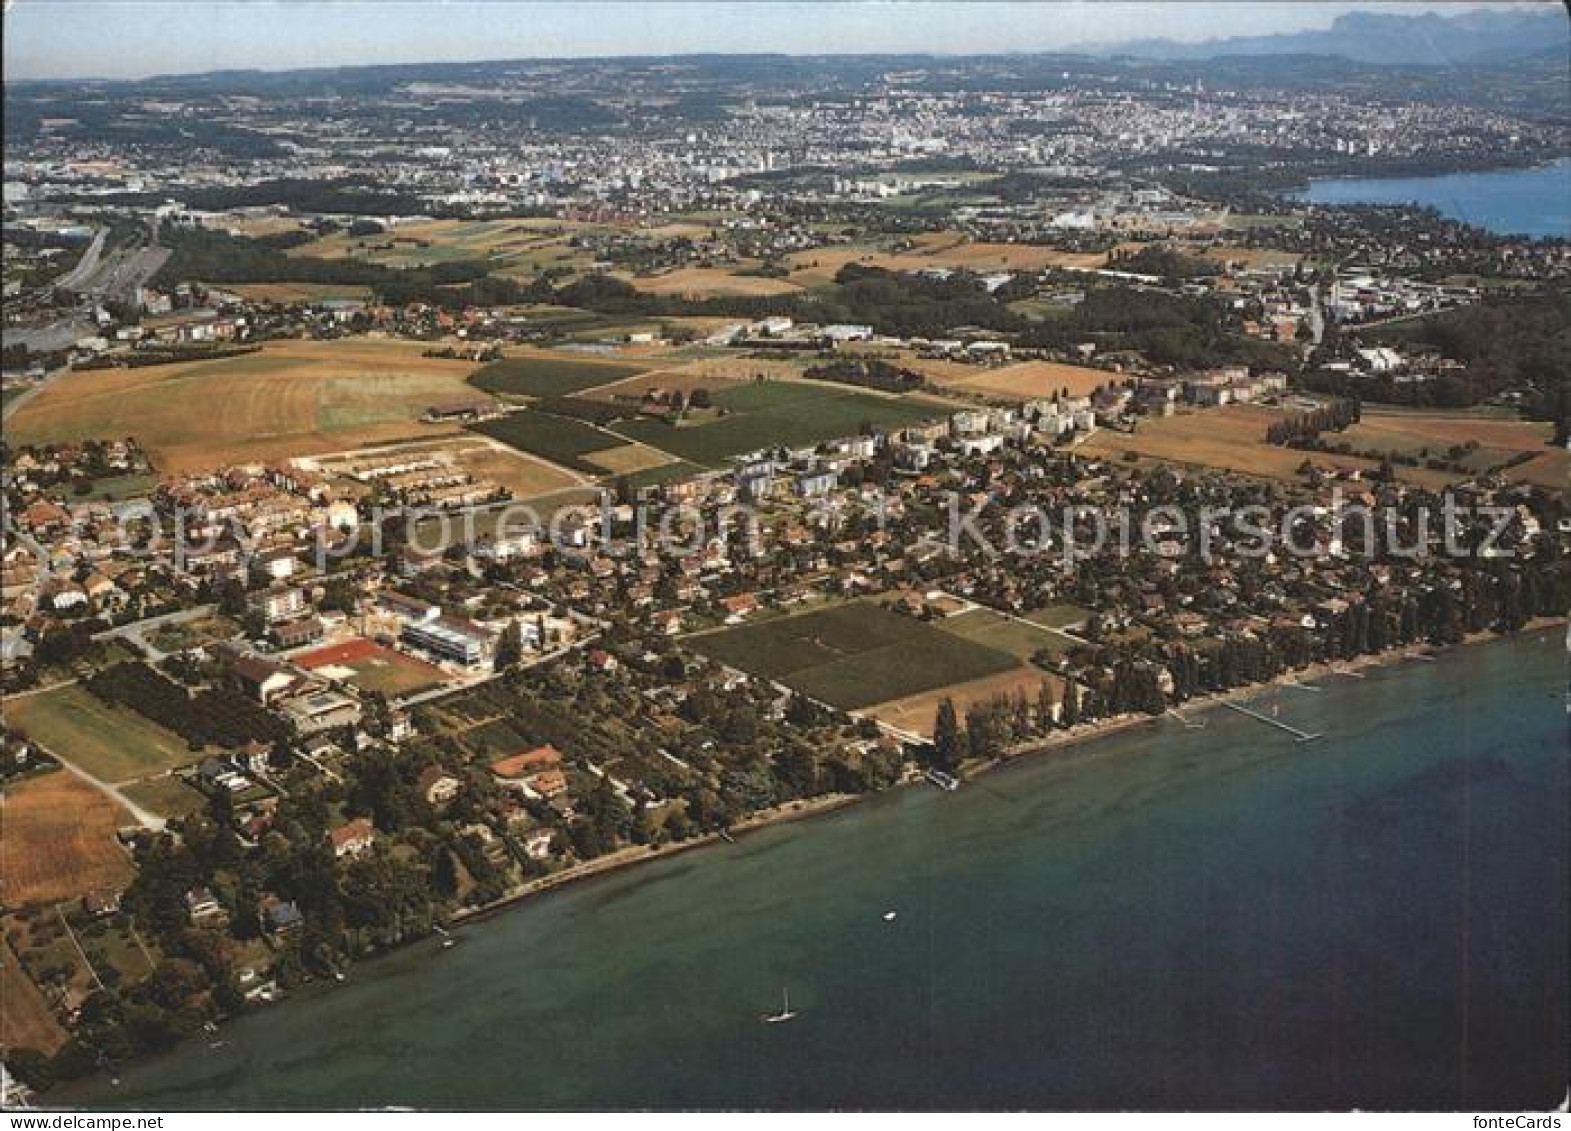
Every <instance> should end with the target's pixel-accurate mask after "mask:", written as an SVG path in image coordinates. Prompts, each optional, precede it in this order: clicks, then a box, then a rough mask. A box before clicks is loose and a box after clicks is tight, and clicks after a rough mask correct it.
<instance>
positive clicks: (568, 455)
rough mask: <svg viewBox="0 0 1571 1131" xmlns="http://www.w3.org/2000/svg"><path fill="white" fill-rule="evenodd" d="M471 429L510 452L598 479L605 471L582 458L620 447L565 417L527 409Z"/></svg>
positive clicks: (586, 425)
mask: <svg viewBox="0 0 1571 1131" xmlns="http://www.w3.org/2000/svg"><path fill="white" fill-rule="evenodd" d="M472 427H473V428H474V430H475V431H476V432H481V433H483V434H485V435H487V436H490V437H491V438H492V439H493V440H500V441H502V443H504V444H506V445H507V446H508V447H510V448H517V449H518V450H519V451H521V452H528V453H529V454H530V455H536V456H539V457H540V458H542V459H548V460H550V461H551V462H552V463H556V464H561V465H562V466H563V467H570V468H572V469H573V470H574V471H579V472H582V473H583V474H585V475H592V476H597V477H598V476H600V475H604V474H605V471H604V469H603V468H599V467H596V466H595V465H594V464H592V463H590V462H588V461H587V460H585V459H584V458H583V457H584V456H586V455H589V454H591V453H593V452H603V451H607V450H609V449H611V448H615V447H620V446H621V444H620V442H619V441H618V440H617V438H616V437H615V436H610V435H607V434H606V433H604V432H602V431H601V430H600V429H598V428H594V427H591V426H590V425H588V424H585V423H583V422H582V421H578V420H570V419H568V418H567V417H565V416H547V415H546V414H545V413H540V412H532V411H530V410H528V409H526V410H524V411H523V412H510V413H508V414H507V415H506V416H499V417H497V418H496V419H495V420H482V421H481V422H480V423H478V424H475V425H473V426H472Z"/></svg>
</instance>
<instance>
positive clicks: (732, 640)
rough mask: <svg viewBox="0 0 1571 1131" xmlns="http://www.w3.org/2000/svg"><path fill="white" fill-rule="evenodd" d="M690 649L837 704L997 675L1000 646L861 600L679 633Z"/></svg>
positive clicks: (1004, 667) (1002, 661)
mask: <svg viewBox="0 0 1571 1131" xmlns="http://www.w3.org/2000/svg"><path fill="white" fill-rule="evenodd" d="M686 644H687V645H688V646H689V647H691V648H693V649H694V650H695V651H698V652H701V653H703V654H705V655H707V656H710V657H712V658H713V659H716V660H719V661H720V662H722V663H724V664H728V665H730V666H731V667H734V668H738V669H740V670H742V671H745V672H749V673H751V674H753V675H757V676H761V677H763V678H766V679H772V680H777V681H779V682H781V683H784V684H785V685H787V686H788V687H792V688H795V689H796V690H798V691H801V692H803V693H804V694H806V695H810V696H812V697H813V698H815V699H820V700H822V701H824V702H826V703H830V704H833V705H834V706H836V707H840V708H842V709H844V710H858V709H860V708H863V707H870V706H872V705H874V704H877V703H885V702H888V701H889V700H892V699H901V698H905V697H908V696H912V695H918V694H921V693H922V692H926V691H932V690H936V689H938V688H943V687H948V686H950V685H952V684H956V683H966V682H970V681H972V680H975V679H981V678H983V677H985V676H992V675H998V674H1000V673H1002V672H1007V671H1009V670H1010V669H1012V668H1015V667H1018V666H1019V661H1018V660H1017V659H1016V658H1015V657H1013V656H1011V655H1009V654H1008V653H1007V652H1001V651H999V650H998V649H996V648H990V647H987V646H986V645H983V644H977V643H974V642H972V641H969V640H965V639H963V638H961V637H958V636H955V635H952V634H950V633H947V632H944V631H943V630H942V629H940V628H936V627H934V626H933V625H931V624H928V623H926V622H924V621H919V620H917V619H916V618H914V617H908V616H904V615H902V614H900V613H895V612H891V611H889V610H887V609H884V608H881V607H880V606H878V605H876V604H873V603H872V602H867V601H862V602H855V603H852V604H848V605H836V606H832V607H830V608H826V609H817V610H815V611H813V612H808V613H799V614H797V615H795V616H789V617H782V618H780V619H778V620H772V621H763V622H761V623H759V624H754V625H739V626H737V627H734V628H726V629H720V630H718V631H715V632H706V633H700V634H698V635H695V636H690V637H688V638H687V639H686Z"/></svg>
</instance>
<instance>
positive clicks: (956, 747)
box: [933, 696, 965, 770]
mask: <svg viewBox="0 0 1571 1131" xmlns="http://www.w3.org/2000/svg"><path fill="white" fill-rule="evenodd" d="M964 749H965V736H964V735H963V734H961V732H960V717H959V716H958V715H957V714H956V713H955V701H954V700H953V699H950V698H948V697H947V696H946V697H945V698H944V700H943V702H941V703H939V704H938V715H937V717H936V718H935V719H934V720H933V762H934V763H935V764H936V765H937V766H938V767H939V768H940V769H945V770H952V769H954V768H955V767H956V766H958V765H959V764H960V759H961V756H962V753H963V751H964Z"/></svg>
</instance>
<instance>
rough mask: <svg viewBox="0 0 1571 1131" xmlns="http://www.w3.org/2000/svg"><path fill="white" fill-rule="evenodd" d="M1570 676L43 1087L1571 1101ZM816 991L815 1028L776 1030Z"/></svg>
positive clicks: (658, 1097)
mask: <svg viewBox="0 0 1571 1131" xmlns="http://www.w3.org/2000/svg"><path fill="white" fill-rule="evenodd" d="M1565 676H1566V666H1565V658H1564V652H1563V650H1562V646H1561V636H1560V634H1558V633H1540V634H1537V635H1535V636H1531V637H1523V638H1517V639H1513V640H1509V641H1498V642H1492V643H1488V644H1482V645H1477V646H1472V647H1468V648H1464V649H1458V650H1456V651H1453V652H1449V653H1447V654H1444V655H1442V656H1441V657H1440V658H1439V659H1438V660H1437V661H1436V662H1432V663H1426V662H1420V661H1413V660H1410V661H1405V662H1401V663H1398V664H1394V665H1390V666H1386V667H1382V668H1376V669H1370V670H1369V671H1368V672H1367V675H1366V677H1365V678H1362V679H1357V678H1352V677H1347V676H1334V677H1328V678H1327V679H1325V680H1323V681H1321V687H1320V689H1319V690H1315V691H1311V690H1305V689H1299V688H1289V687H1283V688H1277V689H1273V690H1270V691H1267V692H1264V693H1262V694H1261V695H1260V696H1258V697H1257V698H1256V699H1254V700H1253V701H1252V704H1251V705H1252V706H1253V707H1254V708H1255V709H1257V710H1260V711H1263V712H1267V713H1269V712H1271V711H1272V710H1273V709H1279V711H1280V718H1281V719H1282V720H1283V721H1284V722H1291V723H1292V724H1293V725H1295V726H1298V727H1301V728H1303V729H1306V730H1309V731H1321V732H1325V737H1324V738H1322V739H1321V740H1319V741H1317V742H1313V743H1308V744H1302V745H1300V744H1296V743H1294V742H1293V741H1292V739H1291V738H1289V737H1288V736H1287V735H1285V734H1283V733H1281V732H1280V731H1277V730H1275V729H1273V728H1271V727H1269V726H1267V725H1265V724H1263V723H1261V722H1259V721H1258V720H1255V719H1251V718H1248V717H1245V716H1243V715H1241V714H1238V713H1235V712H1233V711H1230V710H1227V709H1215V710H1210V711H1207V712H1205V713H1203V714H1202V715H1200V716H1199V717H1201V718H1203V719H1204V720H1205V723H1206V725H1205V726H1204V727H1203V728H1202V729H1185V728H1184V727H1183V726H1182V725H1180V724H1179V723H1178V722H1176V721H1174V720H1171V719H1162V720H1158V721H1155V722H1153V723H1151V724H1150V725H1148V726H1143V727H1140V728H1137V729H1134V730H1130V731H1126V732H1123V733H1120V734H1116V735H1110V736H1107V737H1105V738H1101V739H1098V740H1096V741H1094V742H1090V743H1085V744H1082V745H1080V746H1078V747H1075V748H1073V749H1072V751H1068V752H1065V753H1063V754H1062V755H1059V756H1054V757H1039V758H1027V759H1022V760H1020V761H1018V762H1015V763H1013V764H1011V765H1010V766H1008V767H1006V768H1004V769H1002V770H999V771H998V772H995V773H992V774H989V775H986V776H984V777H983V778H981V779H978V780H976V781H974V782H972V783H969V784H967V785H966V786H965V787H964V788H962V789H961V790H959V791H958V792H956V793H952V794H950V793H942V792H940V791H938V790H934V789H930V788H927V787H920V788H914V787H913V788H905V789H900V790H895V791H892V792H890V793H887V794H885V795H883V796H881V797H878V798H875V799H872V800H870V801H869V802H867V803H865V804H863V805H859V806H856V807H853V808H851V809H847V810H843V811H840V812H837V813H833V814H829V815H825V816H822V817H819V818H815V819H813V820H810V821H804V822H801V823H797V824H792V825H784V826H778V827H774V828H770V829H765V830H761V831H759V832H757V833H755V834H752V835H748V836H746V837H744V838H743V839H742V840H740V841H739V842H738V843H737V844H735V845H717V846H715V847H712V848H705V849H702V850H698V851H694V852H690V853H687V854H684V855H682V856H678V857H672V858H668V859H664V860H659V861H653V862H651V863H649V864H647V865H642V866H639V867H636V868H632V869H628V870H625V871H623V872H619V873H615V874H611V875H608V876H604V877H601V878H598V879H595V880H591V881H587V882H585V883H582V884H579V885H574V886H572V887H569V888H567V889H564V890H562V891H559V892H556V893H553V894H551V895H548V896H545V897H542V898H539V899H536V900H532V901H529V902H527V903H524V904H522V905H520V906H518V907H517V908H514V909H512V910H509V911H507V912H505V913H503V914H500V915H498V916H496V917H495V918H492V919H490V920H488V921H486V922H483V923H479V924H475V925H472V926H471V927H468V928H466V929H464V930H463V931H462V932H461V936H462V938H463V943H462V945H460V946H458V947H456V948H454V949H452V950H447V951H443V950H440V949H438V948H437V947H436V946H435V944H434V943H422V944H419V945H417V946H414V947H411V948H409V949H407V950H404V951H401V952H399V953H397V954H394V955H391V956H389V957H387V958H385V959H382V960H379V961H376V962H373V963H369V964H367V965H365V966H362V967H359V968H357V969H356V970H355V971H354V973H353V974H352V976H351V978H350V980H349V981H348V982H347V983H346V984H344V985H341V986H334V987H331V988H327V989H324V990H322V991H320V992H315V993H306V994H302V995H300V996H299V997H297V998H296V1000H293V1001H290V1002H287V1003H285V1004H283V1005H280V1006H277V1007H274V1008H271V1009H268V1010H265V1011H262V1012H259V1013H257V1014H254V1015H251V1016H248V1017H246V1018H244V1019H242V1020H240V1021H238V1022H236V1023H234V1024H232V1025H228V1026H226V1027H225V1029H224V1033H223V1035H224V1037H225V1039H226V1040H227V1042H228V1043H227V1045H226V1046H225V1047H223V1048H220V1049H216V1050H214V1049H209V1048H208V1047H206V1045H205V1044H203V1043H201V1042H193V1043H191V1044H188V1045H185V1046H182V1047H181V1048H180V1049H178V1050H177V1051H175V1052H174V1053H172V1054H169V1055H166V1056H164V1057H161V1058H159V1059H156V1060H153V1061H149V1062H147V1063H144V1064H140V1065H138V1066H136V1067H134V1068H133V1069H131V1070H130V1071H128V1072H127V1073H126V1075H125V1079H124V1081H123V1083H122V1085H121V1086H120V1087H119V1088H117V1089H112V1088H110V1087H109V1086H108V1085H107V1084H106V1083H104V1082H101V1081H100V1082H97V1083H95V1084H94V1085H92V1086H91V1087H90V1088H88V1089H86V1090H85V1091H79V1092H77V1093H76V1094H74V1095H72V1094H69V1093H68V1094H67V1095H65V1096H59V1095H56V1096H53V1097H49V1099H51V1100H55V1101H59V1100H61V1099H65V1100H76V1101H78V1102H85V1103H97V1104H103V1105H113V1106H115V1107H117V1108H118V1107H125V1106H136V1105H141V1106H144V1107H149V1108H153V1109H162V1110H182V1109H197V1110H204V1109H205V1110H212V1109H215V1108H219V1109H222V1108H235V1107H240V1108H305V1109H314V1108H361V1107H382V1106H388V1105H400V1106H411V1107H418V1108H443V1109H455V1108H456V1109H511V1108H552V1109H555V1108H584V1107H594V1108H646V1107H653V1108H694V1107H700V1108H778V1109H801V1108H824V1107H830V1108H894V1109H958V1108H990V1109H997V1108H1009V1109H1013V1108H1023V1107H1035V1108H1074V1109H1107V1108H1133V1109H1162V1110H1173V1109H1179V1110H1183V1109H1251V1110H1252V1109H1308V1110H1320V1109H1348V1108H1353V1107H1361V1108H1401V1109H1448V1108H1457V1107H1462V1108H1479V1109H1493V1108H1510V1109H1525V1108H1535V1107H1547V1106H1552V1105H1555V1104H1558V1103H1559V1102H1560V1101H1561V1098H1562V1097H1563V1095H1564V1088H1565V1081H1566V1075H1565V1066H1566V1064H1567V1061H1568V1056H1571V1049H1568V1034H1571V1011H1568V989H1567V959H1566V956H1567V952H1568V946H1571V931H1568V892H1571V886H1568V884H1567V876H1568V861H1571V830H1568V821H1567V816H1568V812H1567V798H1568V796H1571V758H1568V748H1567V715H1566V712H1565V708H1564V706H1563V703H1562V696H1563V692H1564V688H1565ZM889 910H894V911H896V912H897V913H898V917H897V918H896V919H895V920H893V921H886V919H885V913H886V912H887V911H889ZM785 988H789V990H790V995H791V1004H792V1006H793V1007H795V1008H796V1009H798V1010H799V1011H800V1016H799V1017H798V1018H797V1019H796V1020H795V1021H793V1022H791V1023H789V1024H783V1025H766V1024H761V1023H760V1014H761V1013H763V1012H766V1011H769V1010H773V1009H776V1008H778V1006H779V1003H780V1000H781V994H782V990H783V989H785Z"/></svg>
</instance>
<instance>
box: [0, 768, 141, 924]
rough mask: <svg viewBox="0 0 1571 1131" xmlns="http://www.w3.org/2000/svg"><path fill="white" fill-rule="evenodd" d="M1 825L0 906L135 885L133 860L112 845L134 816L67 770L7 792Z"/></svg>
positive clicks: (116, 846)
mask: <svg viewBox="0 0 1571 1131" xmlns="http://www.w3.org/2000/svg"><path fill="white" fill-rule="evenodd" d="M0 822H3V824H0V902H4V903H6V904H8V905H11V906H20V905H23V904H27V903H37V902H42V901H51V902H52V901H55V900H61V899H70V898H73V897H75V896H81V895H85V894H86V893H87V892H89V891H92V890H94V889H98V888H104V889H109V890H119V889H120V888H123V887H124V886H125V885H126V883H128V882H129V881H130V879H131V873H132V867H131V860H130V858H129V857H128V856H127V855H126V854H125V850H124V849H122V848H121V847H120V844H119V842H118V841H116V840H115V831H116V830H117V829H118V828H119V827H120V826H121V825H122V824H126V823H129V822H130V817H129V815H128V814H127V813H125V812H124V811H123V810H122V809H121V808H120V807H119V806H117V805H116V804H115V803H114V802H113V801H110V800H109V798H107V797H105V796H104V795H103V794H102V793H100V792H99V791H98V790H96V789H94V788H93V787H92V786H91V785H89V784H87V783H86V782H85V781H82V780H81V779H80V778H78V777H77V776H76V775H75V774H72V773H70V772H69V771H67V770H51V771H50V772H49V773H46V774H41V775H39V776H38V777H34V778H27V779H26V780H24V781H22V782H21V783H20V784H18V785H14V786H7V787H6V790H5V801H4V804H3V806H0Z"/></svg>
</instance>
